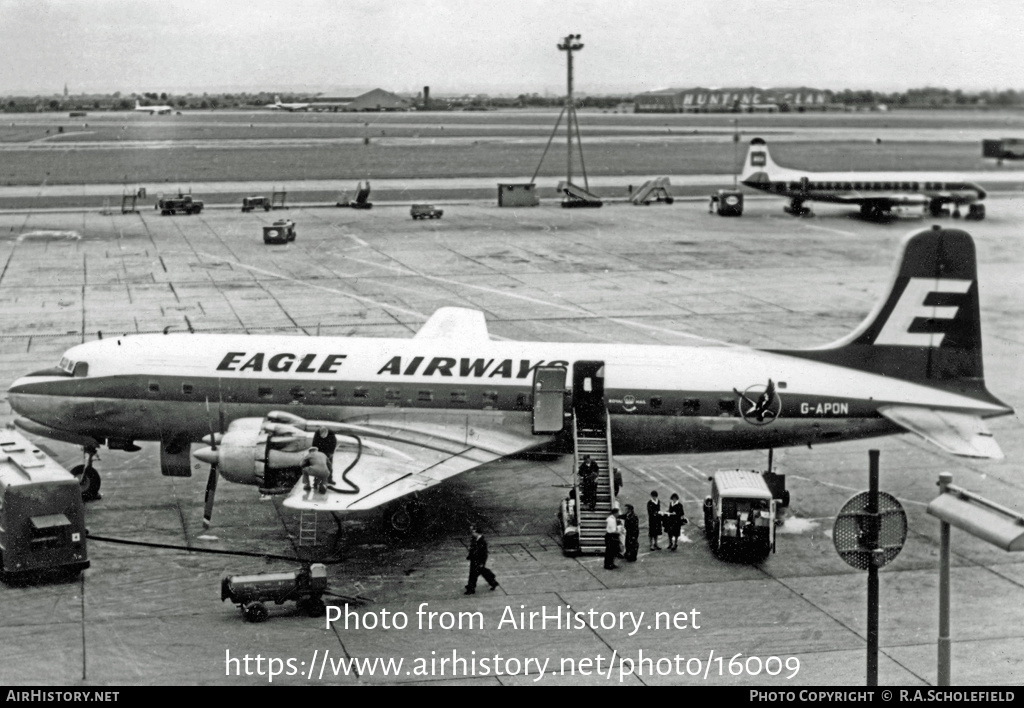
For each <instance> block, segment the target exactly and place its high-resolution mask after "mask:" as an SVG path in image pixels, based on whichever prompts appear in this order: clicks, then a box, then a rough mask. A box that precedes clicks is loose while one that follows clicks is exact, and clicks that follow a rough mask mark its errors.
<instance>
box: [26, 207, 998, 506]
mask: <svg viewBox="0 0 1024 708" xmlns="http://www.w3.org/2000/svg"><path fill="white" fill-rule="evenodd" d="M8 400H9V402H10V405H11V407H12V408H13V409H14V410H15V411H16V412H17V413H18V414H19V416H21V417H20V418H18V419H17V420H16V421H15V422H16V424H17V425H18V426H19V427H21V428H22V429H24V430H26V431H28V432H30V433H34V434H38V435H43V436H47V437H50V438H53V439H56V440H62V441H65V442H70V443H74V444H79V445H83V446H84V447H85V448H86V450H87V451H90V450H91V451H95V449H96V447H97V446H99V445H101V444H104V443H105V444H106V445H107V446H108V447H110V448H113V449H119V450H133V449H137V446H136V445H135V441H139V440H158V441H160V450H161V458H160V459H161V470H162V472H163V474H165V475H173V476H188V475H190V474H191V469H190V458H189V455H190V444H191V443H193V442H198V441H200V440H202V439H204V438H205V439H206V441H207V444H208V445H209V447H208V448H204V449H201V450H197V452H196V457H197V458H198V459H200V460H203V461H206V462H210V463H211V475H210V481H209V483H208V484H209V486H208V490H209V493H208V501H207V518H208V517H209V512H210V507H211V505H212V499H213V490H214V489H215V486H216V480H217V475H218V474H220V475H221V476H223V477H224V478H225V479H228V480H230V481H233V482H238V483H243V484H251V485H255V486H258V487H259V488H260V489H261V490H262V491H264V492H278V493H289V497H288V499H287V500H286V501H285V504H286V505H287V506H291V507H296V508H307V509H317V510H329V511H354V510H361V509H370V508H374V507H377V506H380V505H382V504H386V503H388V502H391V501H393V500H396V499H399V498H400V497H403V496H404V495H407V494H410V493H413V492H416V491H419V490H422V489H425V488H427V487H430V486H432V485H434V484H437V483H439V482H440V481H442V480H444V479H446V478H448V477H451V476H453V475H455V474H459V473H461V472H465V471H467V470H470V469H473V468H475V467H478V466H479V465H482V464H484V463H487V462H490V461H493V460H496V459H499V458H501V457H504V456H507V455H512V454H515V453H519V452H522V451H525V450H530V449H535V448H541V447H543V448H547V449H551V450H561V451H571V450H572V449H573V446H574V441H575V437H574V436H575V435H576V434H577V433H579V431H580V429H581V426H582V427H584V428H595V429H599V431H600V430H603V431H604V432H603V433H600V435H601V436H602V439H605V438H606V441H607V444H608V446H609V451H610V450H611V449H614V451H615V452H616V453H622V454H643V453H663V454H664V453H692V452H715V451H727V450H750V449H763V448H774V447H783V446H792V445H804V444H812V443H815V444H818V443H827V442H836V441H841V440H853V439H858V438H867V437H873V436H880V435H889V434H894V433H902V432H906V431H911V432H913V433H916V434H918V435H919V436H921V437H923V438H925V439H927V440H929V441H930V442H932V443H934V444H936V445H937V446H939V447H940V448H942V449H943V450H945V451H947V452H949V453H952V454H955V455H964V456H970V457H980V458H997V459H998V458H1001V457H1002V453H1001V451H1000V449H999V446H998V445H997V444H996V442H995V440H994V439H993V437H992V435H991V434H990V433H989V431H988V430H987V428H986V426H985V422H984V420H985V419H987V418H990V417H993V416H1001V415H1007V414H1009V413H1012V409H1011V408H1010V407H1009V406H1007V405H1006V404H1005V403H1003V402H1002V401H1000V400H999V399H997V398H996V397H995V396H993V395H992V394H991V393H989V391H988V390H987V388H986V386H985V378H984V371H983V363H982V355H981V325H980V313H979V306H978V278H977V269H976V261H975V252H974V243H973V241H972V240H971V237H970V236H969V235H968V234H967V233H965V232H963V231H959V230H955V229H939V227H935V228H934V229H928V230H925V231H921V232H919V233H917V234H916V235H912V236H911V237H909V238H908V240H906V241H905V243H904V246H903V251H902V254H901V256H900V258H899V260H898V262H897V265H896V269H895V273H894V276H893V279H892V282H891V284H890V287H889V290H888V292H887V293H886V294H885V295H884V297H883V298H882V300H881V301H880V303H879V304H878V306H877V307H876V309H875V310H874V312H873V313H872V314H870V315H869V316H868V317H867V319H866V320H865V321H864V322H863V323H862V324H861V325H860V326H859V327H858V328H857V329H856V330H855V331H853V332H852V333H851V334H850V335H849V336H847V337H845V338H843V339H842V340H840V341H838V342H835V343H834V344H832V345H829V346H826V347H822V348H818V349H802V350H757V349H750V348H746V347H738V346H735V347H733V346H724V347H687V346H664V345H657V346H655V345H642V344H583V343H577V344H571V343H547V342H512V341H495V340H492V339H491V338H490V337H489V335H488V331H487V325H486V322H485V320H484V316H483V313H481V312H479V311H476V310H467V309H462V308H442V309H440V310H438V311H437V312H435V313H434V314H433V315H432V316H431V317H430V318H429V319H428V320H427V322H426V323H425V324H424V325H423V326H422V327H421V328H420V330H419V331H418V332H417V334H416V335H415V336H414V337H412V338H411V339H383V338H356V337H288V336H256V335H251V336H247V335H219V334H184V333H182V334H165V335H137V336H123V337H117V338H107V339H102V340H98V341H94V342H88V343H85V344H80V345H78V346H75V347H73V348H71V349H69V350H68V351H67V352H66V353H65V355H64V357H63V358H62V359H61V362H60V364H59V365H58V366H57V367H56V368H51V369H45V370H42V371H36V372H34V373H31V374H28V375H27V376H24V377H22V378H20V379H18V380H17V381H15V382H14V383H13V384H12V385H11V387H10V389H9V393H8ZM751 402H755V403H751ZM320 426H325V427H329V428H330V429H332V430H334V431H335V432H336V433H337V434H338V436H339V443H340V444H339V448H338V451H337V453H336V455H335V458H334V469H335V480H334V481H335V484H334V485H333V486H332V487H331V488H330V489H329V490H328V492H327V493H325V494H320V493H318V492H315V491H314V492H307V491H305V490H304V489H303V488H302V485H301V484H295V482H296V480H297V479H298V477H299V472H300V470H299V465H300V464H301V458H302V453H303V451H305V450H306V449H307V448H308V447H309V446H310V443H311V433H312V431H314V430H315V429H316V428H317V427H320ZM213 431H223V434H221V433H217V434H211V433H212V432H213ZM83 480H85V481H86V483H87V484H98V482H99V478H98V476H96V473H95V471H94V470H92V467H91V465H90V466H89V467H88V469H85V470H84V475H83Z"/></svg>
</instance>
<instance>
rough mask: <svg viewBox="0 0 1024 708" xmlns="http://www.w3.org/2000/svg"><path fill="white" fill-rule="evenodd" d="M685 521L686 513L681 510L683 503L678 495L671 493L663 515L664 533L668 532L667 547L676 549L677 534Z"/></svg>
mask: <svg viewBox="0 0 1024 708" xmlns="http://www.w3.org/2000/svg"><path fill="white" fill-rule="evenodd" d="M685 523H686V514H685V513H684V512H683V503H682V502H681V501H679V495H678V494H673V495H672V496H671V497H670V499H669V505H668V513H667V514H666V515H665V516H664V524H665V533H667V534H668V549H669V550H670V551H675V550H678V548H679V534H680V532H681V531H682V529H683V525H684V524H685Z"/></svg>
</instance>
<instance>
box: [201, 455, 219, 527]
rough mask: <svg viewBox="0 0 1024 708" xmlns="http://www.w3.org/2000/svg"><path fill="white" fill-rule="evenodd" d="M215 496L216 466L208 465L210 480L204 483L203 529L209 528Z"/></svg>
mask: <svg viewBox="0 0 1024 708" xmlns="http://www.w3.org/2000/svg"><path fill="white" fill-rule="evenodd" d="M216 494H217V465H216V464H212V465H210V478H209V479H208V480H207V481H206V500H205V506H204V507H203V528H204V529H209V528H210V520H211V519H212V518H213V498H214V496H215V495H216Z"/></svg>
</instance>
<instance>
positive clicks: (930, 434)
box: [878, 406, 1003, 460]
mask: <svg viewBox="0 0 1024 708" xmlns="http://www.w3.org/2000/svg"><path fill="white" fill-rule="evenodd" d="M878 412H879V413H881V414H882V415H883V416H885V417H886V418H888V419H889V420H891V421H892V422H893V423H896V424H897V425H899V426H901V427H904V428H906V429H907V430H909V431H910V432H912V433H916V434H918V435H920V436H921V437H922V438H924V439H925V440H927V441H929V442H931V443H933V444H935V445H937V446H939V447H940V448H942V449H943V450H945V451H946V452H949V453H951V454H953V455H960V456H962V457H984V458H989V459H993V460H1001V459H1003V451H1002V450H1000V449H999V444H998V443H997V442H996V441H995V438H993V437H992V433H990V432H989V430H988V427H987V426H986V425H985V421H983V420H982V419H981V418H980V417H978V416H976V415H970V414H968V413H955V412H953V411H939V410H933V409H930V408H917V407H914V406H882V407H881V408H879V409H878Z"/></svg>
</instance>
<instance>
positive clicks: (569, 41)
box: [558, 34, 583, 183]
mask: <svg viewBox="0 0 1024 708" xmlns="http://www.w3.org/2000/svg"><path fill="white" fill-rule="evenodd" d="M579 38H580V35H578V34H569V35H566V36H565V39H564V40H562V43H561V44H559V45H558V48H559V50H561V51H563V52H565V53H566V57H567V59H568V62H567V63H568V87H569V91H568V93H567V94H566V96H565V114H566V119H567V120H566V127H565V137H566V140H567V146H568V153H567V170H566V172H567V174H566V180H567V181H568V182H570V183H571V182H572V126H573V123H574V120H575V118H576V108H575V106H574V105H573V98H572V53H573V52H578V51H579V50H581V49H583V44H582V43H581V42H579V41H578V40H579ZM577 126H578V123H577ZM576 130H577V134H578V131H579V127H577V128H576Z"/></svg>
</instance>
